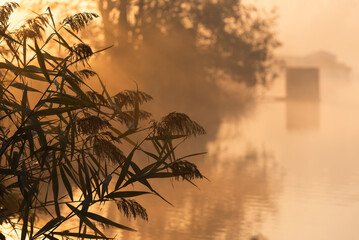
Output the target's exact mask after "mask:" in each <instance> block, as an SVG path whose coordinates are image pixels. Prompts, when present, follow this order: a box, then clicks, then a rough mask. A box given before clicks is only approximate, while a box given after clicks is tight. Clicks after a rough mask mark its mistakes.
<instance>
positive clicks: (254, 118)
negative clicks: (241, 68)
mask: <svg viewBox="0 0 359 240" xmlns="http://www.w3.org/2000/svg"><path fill="white" fill-rule="evenodd" d="M358 93H359V86H357V84H354V83H346V84H345V85H344V86H340V87H335V88H332V89H331V90H330V91H329V92H326V94H324V96H322V98H321V101H320V104H314V106H309V107H308V106H301V105H300V104H299V105H296V104H294V105H293V104H289V103H287V102H285V101H276V100H272V99H273V98H270V97H263V98H262V100H259V102H258V104H257V106H256V107H255V109H254V110H253V111H252V112H251V113H250V114H248V116H247V117H232V118H227V119H223V120H222V122H221V124H220V127H219V130H218V133H217V136H216V139H215V140H213V141H210V142H208V143H207V150H208V154H207V156H206V157H204V158H203V159H200V160H198V165H199V166H200V168H201V169H202V172H203V173H205V175H206V176H207V177H208V179H209V180H210V181H207V180H202V181H196V183H198V187H199V190H198V189H197V188H196V187H194V186H192V185H190V184H188V183H177V182H174V183H168V184H167V185H163V184H161V185H159V186H158V189H159V191H160V192H162V193H164V195H165V196H167V198H168V200H169V201H170V202H172V203H173V204H174V205H175V207H172V206H170V205H167V204H166V203H165V202H163V201H161V200H159V199H156V198H154V197H143V198H139V199H138V200H139V202H140V203H142V204H143V205H144V206H145V207H146V208H147V209H148V213H149V222H144V221H141V220H138V221H133V220H132V221H130V222H129V223H128V224H129V225H131V226H132V227H134V228H136V229H138V232H136V233H128V232H113V233H114V234H117V238H118V239H133V240H135V239H139V240H140V239H148V240H149V239H159V240H161V239H169V240H172V239H173V240H176V239H181V240H184V239H216V240H217V239H218V240H222V239H223V240H224V239H226V240H232V239H233V240H235V239H248V240H249V239H252V240H254V239H256V240H257V239H258V240H262V239H266V240H311V239H313V240H314V239H315V240H338V239H359V229H358V228H357V227H356V223H357V222H359V147H358V142H359V114H358V113H359V99H358V97H357V96H358ZM296 121H297V122H296ZM298 121H299V122H298ZM200 140H201V139H199V140H198V141H200ZM107 214H108V215H111V211H108V212H107ZM119 218H120V217H119Z"/></svg>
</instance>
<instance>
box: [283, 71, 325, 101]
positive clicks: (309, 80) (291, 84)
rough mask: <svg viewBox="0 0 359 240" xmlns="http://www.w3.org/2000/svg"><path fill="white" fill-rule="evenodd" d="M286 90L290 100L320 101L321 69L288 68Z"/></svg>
mask: <svg viewBox="0 0 359 240" xmlns="http://www.w3.org/2000/svg"><path fill="white" fill-rule="evenodd" d="M286 79H287V81H286V92H287V99H288V100H290V101H319V70H318V69H317V68H287V78H286Z"/></svg>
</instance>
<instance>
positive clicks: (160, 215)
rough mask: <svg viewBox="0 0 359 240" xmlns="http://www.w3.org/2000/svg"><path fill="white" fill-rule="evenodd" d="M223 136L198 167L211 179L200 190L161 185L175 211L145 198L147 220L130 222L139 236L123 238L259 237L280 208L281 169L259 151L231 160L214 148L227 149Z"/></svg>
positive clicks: (251, 151)
mask: <svg viewBox="0 0 359 240" xmlns="http://www.w3.org/2000/svg"><path fill="white" fill-rule="evenodd" d="M222 137H223V136H219V137H218V138H217V140H216V142H213V143H211V144H210V145H212V147H210V152H209V156H208V157H207V158H206V159H202V160H201V162H200V163H199V165H200V167H201V168H202V169H203V172H205V173H206V176H207V177H208V178H209V179H210V181H202V182H199V188H200V190H198V189H196V188H194V187H193V186H191V185H189V184H177V183H174V185H173V189H171V186H168V185H166V186H165V185H163V183H161V184H157V188H158V189H159V191H160V192H165V194H164V195H166V196H167V197H168V199H169V200H170V201H171V202H172V203H173V204H174V205H175V207H171V206H168V205H166V204H165V203H164V202H163V201H160V200H157V199H154V198H153V197H152V198H146V199H145V198H143V203H144V205H145V206H146V207H147V209H148V210H149V216H150V220H149V222H148V223H146V222H142V221H137V222H130V224H131V225H132V226H133V227H135V228H137V229H138V232H137V233H130V232H122V233H120V234H119V236H121V237H120V239H174V240H176V239H228V240H229V239H250V237H252V236H259V235H260V225H261V223H262V221H263V220H264V219H265V218H267V217H268V216H272V215H273V214H274V212H275V210H276V204H275V198H276V196H277V193H278V191H279V183H278V181H277V180H278V167H277V166H276V164H275V160H274V159H273V156H271V155H270V154H269V153H268V152H266V151H258V150H255V149H248V150H247V151H246V152H245V153H242V154H239V155H237V156H235V157H234V158H232V159H228V158H227V156H226V155H225V154H224V155H222V154H221V151H220V150H219V149H218V148H216V147H215V146H220V145H221V146H223V145H222V144H223V142H224V141H225V139H223V138H222ZM217 143H221V144H217ZM227 143H228V142H227ZM227 143H224V144H227ZM238 143H240V142H238ZM228 144H229V143H228ZM196 183H197V182H196ZM108 214H109V213H108Z"/></svg>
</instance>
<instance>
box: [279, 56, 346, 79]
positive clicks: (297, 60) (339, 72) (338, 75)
mask: <svg viewBox="0 0 359 240" xmlns="http://www.w3.org/2000/svg"><path fill="white" fill-rule="evenodd" d="M283 60H284V62H285V64H286V66H287V67H315V68H318V69H319V70H320V74H321V78H322V80H324V79H326V80H327V79H334V80H349V77H350V72H351V68H350V67H349V66H347V65H346V64H344V63H341V62H339V61H338V59H337V57H336V56H335V55H334V54H332V53H329V52H326V51H317V52H314V53H311V54H309V55H306V56H285V57H283Z"/></svg>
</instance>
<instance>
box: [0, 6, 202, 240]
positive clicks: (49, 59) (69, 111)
mask: <svg viewBox="0 0 359 240" xmlns="http://www.w3.org/2000/svg"><path fill="white" fill-rule="evenodd" d="M17 7H19V5H18V4H17V3H5V4H4V5H3V6H1V7H0V38H1V39H0V41H1V45H0V52H1V58H2V60H1V62H0V75H1V83H0V98H1V101H0V108H1V118H0V119H1V123H2V124H1V127H0V139H1V143H2V144H1V148H0V156H1V160H0V223H1V224H9V225H10V226H11V228H12V229H13V233H14V234H15V235H16V236H17V237H18V239H21V240H25V239H61V238H63V237H71V238H75V239H82V238H86V239H111V237H109V236H106V235H105V234H104V232H103V229H104V227H105V226H111V227H115V228H118V229H122V230H128V231H135V230H134V229H131V228H129V227H127V226H124V225H122V224H121V223H118V222H114V221H113V220H111V219H109V218H105V217H103V216H102V215H99V214H97V213H96V211H95V209H96V208H98V207H99V206H103V205H105V204H108V203H110V202H112V203H115V205H116V206H117V208H118V209H117V210H118V213H122V214H123V215H124V217H126V218H129V219H132V218H140V219H143V220H148V215H147V212H146V209H145V208H144V207H143V206H142V205H140V204H139V203H138V202H137V201H136V200H135V199H136V198H137V197H139V196H141V195H146V194H151V195H155V196H157V197H159V198H161V199H163V200H164V201H165V202H167V203H169V202H168V201H167V200H166V198H165V196H162V195H161V193H159V192H157V191H156V190H155V189H154V188H153V187H152V186H151V184H150V181H151V179H155V178H157V179H173V180H183V181H187V182H190V183H192V184H194V183H193V182H192V181H193V180H195V179H202V178H205V177H204V176H203V175H202V173H201V172H200V171H199V170H198V168H197V166H196V165H195V164H194V163H193V162H192V161H191V158H192V157H196V156H198V155H202V154H204V153H192V154H189V155H186V156H177V154H176V153H177V150H178V148H180V145H181V144H182V143H183V142H184V141H185V140H186V139H187V138H189V137H196V136H198V135H203V134H205V133H206V132H205V130H204V128H203V127H201V126H200V125H199V124H198V123H197V122H195V121H193V120H191V119H190V118H189V117H188V116H187V115H186V114H184V113H179V112H171V113H169V114H167V115H166V116H164V117H163V118H162V119H161V120H160V121H154V120H150V118H151V114H150V113H149V112H147V111H144V110H142V109H141V108H140V107H141V105H142V104H143V103H146V102H148V101H151V100H152V97H151V96H150V95H148V94H147V93H145V92H143V91H140V90H139V89H136V90H123V91H120V92H118V93H117V94H115V95H110V94H109V93H108V91H107V89H106V87H105V83H104V81H103V80H102V79H101V77H100V76H99V75H98V74H97V73H96V72H94V71H93V70H92V69H91V66H90V61H91V60H90V58H91V57H92V56H93V55H95V54H97V53H99V52H101V51H104V50H107V49H100V50H98V51H94V50H93V49H92V48H91V47H90V46H89V45H88V44H86V43H85V42H84V41H83V40H82V39H81V38H80V37H79V35H78V32H79V31H81V30H83V29H84V28H85V27H86V25H87V24H88V23H90V22H91V21H92V20H93V19H95V18H97V17H98V15H97V14H94V13H89V12H85V13H78V14H75V15H73V16H70V17H66V18H65V19H64V20H63V21H61V23H59V24H58V23H56V21H55V19H54V18H53V14H52V12H51V9H50V8H48V9H47V11H46V12H45V13H43V14H37V15H36V16H35V17H34V18H32V19H28V20H26V21H25V23H24V24H23V25H22V26H21V27H20V28H18V29H15V30H10V29H8V27H9V22H8V21H9V17H10V15H11V14H12V13H13V12H14V10H15V9H16V8H17ZM108 51H111V50H108ZM94 86H96V88H95V87H94ZM98 86H100V87H98ZM137 189H138V190H137ZM75 191H78V192H80V194H76V195H75V194H74V192H75ZM169 204H170V203H169ZM40 216H41V220H44V219H47V220H46V221H45V222H44V221H39V220H40V219H39V218H40ZM44 216H46V217H44ZM68 221H71V226H72V227H71V228H64V227H63V226H64V225H65V223H66V222H68ZM5 237H6V236H4V235H0V238H2V239H5Z"/></svg>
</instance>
